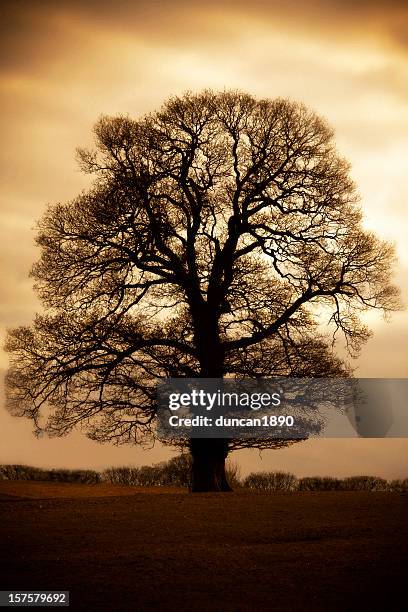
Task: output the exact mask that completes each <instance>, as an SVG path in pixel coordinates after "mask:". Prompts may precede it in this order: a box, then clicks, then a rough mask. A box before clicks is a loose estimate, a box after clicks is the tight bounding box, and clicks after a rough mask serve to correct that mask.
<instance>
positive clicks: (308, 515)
mask: <svg viewBox="0 0 408 612" xmlns="http://www.w3.org/2000/svg"><path fill="white" fill-rule="evenodd" d="M0 514H1V516H0V538H1V546H0V566H1V567H0V572H1V573H0V576H1V578H0V581H1V584H0V587H1V589H3V590H6V589H20V590H30V589H37V590H38V589H45V590H57V589H60V590H69V591H70V592H71V609H73V610H88V611H93V610H112V611H113V612H116V611H121V610H132V611H133V610H135V611H137V610H159V609H160V610H186V611H187V610H193V611H194V612H196V611H199V610H209V611H210V610H211V611H212V610H215V611H218V610H219V611H221V610H227V611H229V610H231V611H236V610H257V611H259V612H260V611H262V610H294V611H298V610H302V611H303V610H325V611H327V610H365V609H371V610H380V609H382V610H387V611H389V610H402V609H404V605H403V604H402V603H399V604H398V603H397V602H398V597H400V598H401V597H402V599H400V601H401V602H404V601H406V585H405V581H406V572H407V564H408V553H407V543H408V521H407V517H408V494H406V493H390V492H388V493H367V492H361V491H356V492H344V491H333V492H330V491H329V492H297V493H275V494H256V493H247V492H237V493H232V494H228V493H227V494H194V495H190V494H187V493H185V492H184V491H182V490H179V491H178V490H175V489H172V490H169V489H167V490H162V489H137V488H134V487H120V486H118V485H116V486H115V485H106V484H102V485H78V484H59V483H41V482H36V483H30V482H8V481H2V482H0Z"/></svg>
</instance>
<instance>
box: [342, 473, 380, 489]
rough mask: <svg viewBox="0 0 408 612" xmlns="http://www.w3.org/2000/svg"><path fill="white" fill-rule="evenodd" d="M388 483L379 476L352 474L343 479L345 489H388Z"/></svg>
mask: <svg viewBox="0 0 408 612" xmlns="http://www.w3.org/2000/svg"><path fill="white" fill-rule="evenodd" d="M387 489H388V483H387V481H386V480H385V479H384V478H378V477H377V476H350V477H349V478H344V479H343V480H342V490H343V491H386V490H387Z"/></svg>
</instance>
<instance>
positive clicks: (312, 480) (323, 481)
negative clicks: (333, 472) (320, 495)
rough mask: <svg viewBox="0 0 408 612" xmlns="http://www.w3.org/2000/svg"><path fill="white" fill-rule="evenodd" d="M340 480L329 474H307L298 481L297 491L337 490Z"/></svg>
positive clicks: (340, 486) (340, 483)
mask: <svg viewBox="0 0 408 612" xmlns="http://www.w3.org/2000/svg"><path fill="white" fill-rule="evenodd" d="M341 488H342V481H341V480H340V479H339V478H332V477H331V476H308V477H306V478H300V479H299V481H298V489H299V491H339V490H341Z"/></svg>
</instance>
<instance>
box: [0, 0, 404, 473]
mask: <svg viewBox="0 0 408 612" xmlns="http://www.w3.org/2000/svg"><path fill="white" fill-rule="evenodd" d="M1 13H2V15H1V20H0V21H1V23H2V26H1V27H2V32H1V40H2V49H1V53H0V58H1V59H0V70H1V72H0V96H1V101H2V113H1V116H0V120H1V136H2V147H1V151H0V168H1V174H2V176H1V185H0V189H1V209H0V232H1V238H0V265H1V279H2V284H1V293H2V298H1V303H0V325H1V339H2V340H3V338H4V329H5V328H6V327H13V326H17V325H22V324H27V323H29V322H30V320H31V319H32V316H33V313H34V312H35V310H36V308H38V303H37V301H36V298H35V296H34V294H33V292H32V286H31V281H30V279H29V278H28V271H29V269H30V267H31V264H32V262H33V261H34V260H35V259H36V257H37V255H38V254H37V253H36V249H35V247H34V241H33V237H34V232H33V228H34V227H35V222H36V220H37V219H38V218H39V217H40V216H41V214H42V213H43V211H44V210H45V207H46V205H47V203H49V202H56V201H66V200H68V199H70V198H72V197H73V196H75V195H76V194H77V193H78V191H80V190H81V189H83V188H85V187H86V186H87V185H88V178H87V177H84V176H82V175H81V174H80V172H79V170H78V168H77V166H76V163H75V160H74V151H75V148H76V147H77V146H83V145H87V144H89V143H90V139H91V128H92V125H93V124H94V122H95V121H96V119H97V118H98V117H99V116H100V115H101V114H102V113H107V114H116V113H129V114H130V115H132V116H139V115H141V114H144V113H146V112H150V111H153V110H155V109H156V108H158V107H159V106H160V104H161V103H162V102H163V100H164V99H166V98H167V97H168V96H169V95H172V94H181V93H183V92H184V91H186V90H193V91H197V90H200V89H202V88H204V87H211V88H213V89H224V88H239V89H242V90H245V91H248V92H249V93H252V94H254V95H256V96H258V97H290V98H292V99H295V100H299V101H302V102H304V103H306V104H307V105H309V106H310V107H312V108H313V109H314V110H315V111H317V112H318V113H319V114H321V115H323V116H324V117H326V119H327V120H328V121H329V123H330V124H331V125H332V126H333V127H334V128H335V132H336V142H337V146H338V149H339V151H340V153H341V154H342V155H344V156H345V157H346V158H347V159H348V160H349V161H350V162H351V164H352V176H353V178H354V179H355V181H356V183H357V185H358V188H359V191H360V194H361V203H362V208H363V211H364V218H365V221H364V223H365V225H366V227H368V228H370V229H372V230H374V231H375V232H376V233H377V234H378V235H380V236H381V237H383V238H386V239H389V240H392V241H394V242H395V243H396V247H397V253H398V257H399V262H398V266H397V269H396V276H395V278H396V281H397V283H398V284H399V285H400V287H401V290H402V297H403V301H404V302H405V303H408V274H407V271H408V240H407V235H408V212H407V201H408V154H407V153H408V37H407V35H406V32H408V5H407V4H406V2H399V1H395V2H392V1H391V2H382V1H372V2H368V0H367V1H361V2H351V1H348V0H342V1H340V0H338V1H332V2H330V1H329V2H323V0H321V1H309V2H290V1H289V2H286V3H281V2H280V3H278V2H274V1H273V0H272V1H269V2H266V1H265V2H262V1H259V0H255V1H254V2H247V3H246V2H244V1H238V2H215V1H214V2H206V3H201V2H200V3H187V2H180V1H177V0H175V1H174V2H166V1H163V2H156V3H148V2H137V3H134V2H122V3H121V2H118V3H111V2H110V3H107V2H106V3H104V2H93V1H89V2H79V1H78V2H77V1H75V0H72V1H71V2H51V1H38V2H36V1H32V2H30V1H25V2H19V1H15V2H3V3H2V6H1ZM367 321H368V322H369V324H370V326H371V327H372V329H373V331H374V332H375V334H374V337H373V338H372V339H371V340H370V341H369V342H368V343H367V345H366V347H365V348H364V350H363V352H362V355H361V357H360V358H359V360H358V362H357V366H358V369H357V373H358V374H359V375H360V376H379V377H380V376H383V377H406V376H408V357H407V350H406V347H407V346H408V313H407V312H406V311H405V312H401V313H397V314H395V315H393V316H392V318H391V321H390V322H385V321H383V319H382V318H381V317H379V316H377V315H375V316H373V315H369V316H368V317H367ZM0 368H1V370H3V371H4V370H5V369H6V368H7V357H6V355H5V354H4V353H2V354H1V355H0ZM0 427H1V428H2V429H0V463H1V462H11V461H13V462H25V463H35V464H37V465H45V464H47V465H52V464H58V465H61V464H64V465H73V464H74V463H75V465H76V466H77V467H79V465H84V466H92V465H98V466H103V465H108V464H110V463H117V464H118V463H131V462H133V461H139V462H140V461H141V462H143V463H151V462H152V461H154V460H156V459H157V460H158V459H160V458H162V457H163V456H164V455H165V452H164V451H161V450H155V451H154V453H151V454H150V455H148V454H147V453H145V454H141V453H136V452H135V450H134V449H129V448H122V449H115V448H114V449H111V448H109V447H96V446H95V444H93V443H91V442H89V441H87V440H85V439H84V438H83V437H81V436H80V435H79V434H76V435H74V436H72V437H70V438H68V439H64V440H57V441H47V440H41V441H34V440H33V439H32V436H31V433H30V432H31V426H30V423H28V422H26V421H21V420H17V419H12V418H11V417H9V415H8V414H7V413H6V412H5V411H4V410H3V409H2V408H0ZM407 442H408V441H405V440H385V441H371V440H354V441H344V440H343V441H341V440H339V441H330V440H327V441H317V442H313V443H312V442H309V443H307V444H303V445H297V446H296V447H294V448H293V449H289V450H285V451H279V452H277V453H264V455H263V457H264V460H263V462H262V464H259V461H258V459H257V457H255V455H254V453H246V454H244V455H242V457H243V459H242V461H243V464H244V469H245V470H246V471H247V470H248V469H249V467H254V466H255V465H256V467H257V468H258V469H259V467H262V469H266V468H267V467H270V466H275V467H276V466H277V465H278V466H280V467H284V466H286V467H287V468H288V469H291V470H293V471H295V472H296V473H301V472H302V473H303V472H304V471H305V470H306V471H307V472H308V473H311V471H312V472H313V473H319V472H320V473H322V472H332V473H345V472H348V473H351V472H354V473H359V472H360V471H361V470H360V468H362V466H364V467H365V471H367V470H368V469H369V468H370V466H372V469H371V470H370V471H372V472H376V473H381V474H383V475H386V476H390V475H391V476H394V475H400V474H402V473H404V474H405V475H408V474H407V471H408V470H406V468H407V467H408V465H407V463H408V461H407V459H408V443H407ZM166 452H167V451H166ZM345 454H347V457H348V459H347V464H345V463H342V459H341V457H342V456H344V455H345ZM73 455H75V459H73V458H72V457H73ZM237 458H239V456H237ZM339 458H340V459H339ZM370 461H371V463H370ZM248 466H249V467H248ZM305 466H307V469H306V468H305Z"/></svg>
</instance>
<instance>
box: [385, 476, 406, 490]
mask: <svg viewBox="0 0 408 612" xmlns="http://www.w3.org/2000/svg"><path fill="white" fill-rule="evenodd" d="M388 490H389V491H396V492H398V493H408V478H404V479H403V480H392V481H391V482H390V483H389V484H388Z"/></svg>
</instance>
